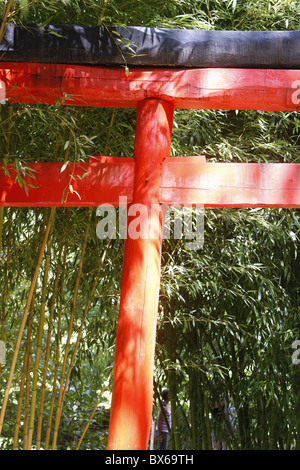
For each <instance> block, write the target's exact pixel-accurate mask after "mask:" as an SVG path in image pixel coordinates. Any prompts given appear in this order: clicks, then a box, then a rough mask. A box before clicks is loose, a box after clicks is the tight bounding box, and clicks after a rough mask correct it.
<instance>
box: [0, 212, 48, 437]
mask: <svg viewBox="0 0 300 470" xmlns="http://www.w3.org/2000/svg"><path fill="white" fill-rule="evenodd" d="M54 209H55V208H54V207H52V208H51V211H50V216H49V219H48V223H47V227H46V230H45V232H44V238H43V242H42V245H41V248H40V251H39V255H38V260H37V264H36V267H35V270H34V275H33V279H32V281H31V286H30V289H29V292H28V297H27V302H26V305H25V309H24V314H23V317H22V320H21V324H20V328H19V333H18V337H17V341H16V345H15V350H14V354H13V358H12V363H11V367H10V371H9V375H8V379H7V385H6V389H5V394H4V398H3V403H2V408H1V412H0V434H1V432H2V427H3V423H4V417H5V412H6V407H7V402H8V397H9V394H10V389H11V384H12V379H13V375H14V371H15V367H16V363H17V358H18V353H19V349H20V344H21V339H22V336H23V331H24V328H25V325H26V321H27V315H28V311H29V307H30V303H31V299H32V296H33V292H34V289H35V285H36V282H37V278H38V274H39V270H40V267H41V264H42V259H43V255H44V251H45V247H46V243H47V239H48V236H49V233H50V229H51V226H52V222H53V217H54Z"/></svg>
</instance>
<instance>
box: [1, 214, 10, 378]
mask: <svg viewBox="0 0 300 470" xmlns="http://www.w3.org/2000/svg"><path fill="white" fill-rule="evenodd" d="M11 229H12V217H11V212H10V220H9V229H8V239H7V255H6V269H5V275H4V286H3V294H2V313H1V334H0V339H1V341H4V322H5V308H6V297H7V286H8V270H9V269H8V268H9V262H10V241H11ZM0 374H1V364H0Z"/></svg>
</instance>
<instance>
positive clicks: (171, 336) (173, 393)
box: [167, 323, 181, 450]
mask: <svg viewBox="0 0 300 470" xmlns="http://www.w3.org/2000/svg"><path fill="white" fill-rule="evenodd" d="M176 344H177V341H176V328H174V327H173V325H172V324H171V323H169V324H168V333H167V350H168V358H169V360H170V362H171V368H170V369H169V370H168V387H169V393H170V403H171V412H172V432H171V436H170V437H171V440H170V446H169V447H170V448H172V449H173V450H180V449H181V445H180V437H179V426H178V413H179V410H178V404H177V394H178V389H177V381H176V369H175V368H172V363H173V362H175V361H176Z"/></svg>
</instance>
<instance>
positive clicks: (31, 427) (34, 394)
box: [27, 224, 53, 450]
mask: <svg viewBox="0 0 300 470" xmlns="http://www.w3.org/2000/svg"><path fill="white" fill-rule="evenodd" d="M52 230H53V224H52V227H51V235H50V236H49V239H48V242H47V253H46V260H45V267H44V279H43V286H42V297H41V309H40V321H39V328H38V335H37V345H36V352H35V363H34V370H33V383H32V392H31V407H30V417H29V428H28V444H27V446H28V450H30V449H31V445H32V436H33V430H34V418H35V408H36V398H37V388H38V376H39V365H40V356H41V351H42V342H43V331H44V321H45V310H46V297H47V284H48V275H49V265H50V253H51V243H52Z"/></svg>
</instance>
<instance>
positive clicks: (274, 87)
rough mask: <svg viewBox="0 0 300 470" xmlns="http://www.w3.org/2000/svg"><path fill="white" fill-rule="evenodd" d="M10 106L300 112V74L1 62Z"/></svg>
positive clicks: (2, 76) (243, 70) (239, 70)
mask: <svg viewBox="0 0 300 470" xmlns="http://www.w3.org/2000/svg"><path fill="white" fill-rule="evenodd" d="M0 80H1V81H2V83H3V84H4V85H5V88H6V96H7V99H8V100H9V101H17V102H23V103H42V104H54V103H55V102H56V100H59V101H60V102H61V103H62V104H64V105H71V106H94V107H132V108H135V107H136V105H137V102H138V101H141V100H143V99H145V98H159V99H164V100H168V101H172V102H173V103H174V107H175V108H182V109H257V110H262V111H286V110H297V109H299V108H300V104H299V103H300V70H271V69H234V68H227V69H226V68H225V69H224V68H222V69H220V68H209V69H149V70H145V69H138V68H131V69H129V73H128V74H126V73H125V69H124V68H102V67H98V66H97V67H93V66H80V65H64V64H42V63H22V62H0Z"/></svg>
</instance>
